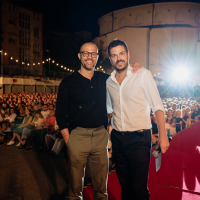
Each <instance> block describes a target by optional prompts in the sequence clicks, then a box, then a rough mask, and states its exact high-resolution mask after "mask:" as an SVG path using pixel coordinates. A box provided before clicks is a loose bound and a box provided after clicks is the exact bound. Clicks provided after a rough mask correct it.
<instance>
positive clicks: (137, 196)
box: [111, 129, 151, 200]
mask: <svg viewBox="0 0 200 200" xmlns="http://www.w3.org/2000/svg"><path fill="white" fill-rule="evenodd" d="M111 141H112V150H113V159H114V162H115V166H116V172H117V176H118V178H119V182H120V185H121V187H122V190H121V199H122V200H149V199H150V194H149V190H148V188H147V182H148V172H149V164H150V153H151V132H150V130H144V131H143V132H136V131H134V132H129V133H128V134H127V135H126V134H122V132H118V131H116V130H114V129H113V130H112V132H111Z"/></svg>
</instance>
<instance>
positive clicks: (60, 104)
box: [55, 79, 69, 130]
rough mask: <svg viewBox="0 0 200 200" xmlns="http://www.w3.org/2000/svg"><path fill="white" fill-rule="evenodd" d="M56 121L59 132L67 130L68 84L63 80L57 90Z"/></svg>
mask: <svg viewBox="0 0 200 200" xmlns="http://www.w3.org/2000/svg"><path fill="white" fill-rule="evenodd" d="M55 116H56V120H57V124H58V126H59V128H60V130H63V129H65V128H68V125H69V84H68V82H67V80H66V79H64V80H63V81H62V82H61V83H60V85H59V89H58V96H57V102H56V113H55Z"/></svg>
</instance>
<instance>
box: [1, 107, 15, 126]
mask: <svg viewBox="0 0 200 200" xmlns="http://www.w3.org/2000/svg"><path fill="white" fill-rule="evenodd" d="M16 117H17V114H16V113H15V109H14V108H13V107H11V108H10V109H9V114H8V115H7V116H6V117H5V118H4V120H7V121H8V122H10V123H11V122H14V121H15V118H16Z"/></svg>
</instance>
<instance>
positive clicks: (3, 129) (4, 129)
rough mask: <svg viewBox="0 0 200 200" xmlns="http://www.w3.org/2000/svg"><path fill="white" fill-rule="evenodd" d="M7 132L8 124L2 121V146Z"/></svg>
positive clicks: (0, 132)
mask: <svg viewBox="0 0 200 200" xmlns="http://www.w3.org/2000/svg"><path fill="white" fill-rule="evenodd" d="M9 130H10V128H9V127H8V122H7V121H3V122H2V128H1V131H0V136H1V141H0V145H2V144H4V139H5V137H6V133H7V131H9Z"/></svg>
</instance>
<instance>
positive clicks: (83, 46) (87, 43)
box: [80, 42, 98, 53]
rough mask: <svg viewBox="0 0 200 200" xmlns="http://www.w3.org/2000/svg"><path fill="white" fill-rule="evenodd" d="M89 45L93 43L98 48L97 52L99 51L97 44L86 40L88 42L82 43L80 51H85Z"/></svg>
mask: <svg viewBox="0 0 200 200" xmlns="http://www.w3.org/2000/svg"><path fill="white" fill-rule="evenodd" d="M88 45H93V46H95V47H96V49H97V53H98V47H97V45H96V44H94V43H93V42H86V43H84V44H82V45H81V47H80V52H82V51H84V48H85V47H86V46H88Z"/></svg>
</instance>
